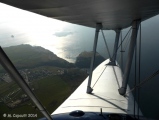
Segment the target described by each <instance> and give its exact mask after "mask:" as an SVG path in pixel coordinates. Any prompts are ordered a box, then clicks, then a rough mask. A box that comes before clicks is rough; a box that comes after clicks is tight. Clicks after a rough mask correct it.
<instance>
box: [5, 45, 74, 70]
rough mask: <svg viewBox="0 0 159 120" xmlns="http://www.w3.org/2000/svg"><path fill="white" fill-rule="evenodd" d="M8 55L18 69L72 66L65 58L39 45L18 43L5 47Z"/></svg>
mask: <svg viewBox="0 0 159 120" xmlns="http://www.w3.org/2000/svg"><path fill="white" fill-rule="evenodd" d="M3 50H4V51H5V52H6V54H7V55H8V57H9V58H10V59H11V61H12V62H13V63H14V65H15V66H16V67H17V68H18V69H22V68H34V67H37V66H44V65H45V66H47V65H49V66H56V67H64V68H66V67H72V66H73V64H70V63H69V62H67V61H66V60H64V59H61V58H59V57H58V56H56V55H55V54H54V53H52V52H51V51H49V50H46V49H44V48H42V47H39V46H31V45H18V46H11V47H6V48H3Z"/></svg>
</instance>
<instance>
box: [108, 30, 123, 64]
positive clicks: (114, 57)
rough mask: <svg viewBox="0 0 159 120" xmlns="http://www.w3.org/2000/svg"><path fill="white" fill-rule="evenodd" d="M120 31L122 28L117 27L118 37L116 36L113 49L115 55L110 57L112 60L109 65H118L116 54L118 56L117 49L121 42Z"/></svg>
mask: <svg viewBox="0 0 159 120" xmlns="http://www.w3.org/2000/svg"><path fill="white" fill-rule="evenodd" d="M120 31H121V29H116V30H115V32H116V37H115V42H114V50H113V56H112V58H110V62H109V63H108V65H113V66H115V65H116V62H115V61H116V56H117V50H118V43H119V37H120Z"/></svg>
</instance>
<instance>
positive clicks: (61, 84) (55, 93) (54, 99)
mask: <svg viewBox="0 0 159 120" xmlns="http://www.w3.org/2000/svg"><path fill="white" fill-rule="evenodd" d="M7 85H8V83H7V84H6V83H3V84H2V83H1V84H0V88H1V87H2V88H3V90H4V87H7ZM12 85H15V84H14V83H12ZM8 86H9V85H8ZM15 86H16V85H15ZM34 86H35V90H34V93H35V94H36V96H37V97H38V99H39V100H40V101H41V103H42V104H43V105H44V106H45V108H46V109H47V110H48V112H49V113H52V112H53V111H54V110H55V109H56V108H57V107H58V106H59V105H60V104H61V103H62V102H63V101H64V100H65V99H66V98H67V97H68V96H69V95H70V94H71V92H72V91H71V90H70V86H69V85H68V84H67V83H66V82H65V81H64V80H62V79H61V77H60V76H50V77H46V78H44V79H40V80H34V82H33V83H32V87H34ZM16 87H18V86H16ZM0 91H1V89H0ZM11 91H12V89H10V90H7V92H5V93H9V92H11ZM21 94H22V93H21ZM4 113H7V114H16V113H17V114H37V116H38V118H41V117H43V115H41V113H40V112H39V111H38V110H36V107H35V105H34V104H33V103H32V102H31V100H29V101H27V102H25V103H23V104H21V105H19V106H18V107H16V108H14V109H10V108H8V107H7V106H6V105H5V104H4V103H2V102H1V103H0V114H1V117H0V119H4V118H3V117H2V114H4ZM24 119H26V117H25V118H24ZM29 119H30V118H29ZM36 119H37V118H36Z"/></svg>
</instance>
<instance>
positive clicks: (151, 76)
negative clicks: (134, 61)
mask: <svg viewBox="0 0 159 120" xmlns="http://www.w3.org/2000/svg"><path fill="white" fill-rule="evenodd" d="M158 74H159V70H157V71H156V72H154V73H153V74H152V75H150V76H149V77H147V78H146V79H145V80H143V81H142V82H140V83H139V84H138V85H136V86H135V87H133V88H132V89H131V90H130V91H128V92H127V93H126V94H129V93H130V92H132V91H134V90H135V89H136V88H140V87H142V85H144V84H145V83H146V82H147V81H149V80H151V79H152V78H154V77H155V76H156V75H158Z"/></svg>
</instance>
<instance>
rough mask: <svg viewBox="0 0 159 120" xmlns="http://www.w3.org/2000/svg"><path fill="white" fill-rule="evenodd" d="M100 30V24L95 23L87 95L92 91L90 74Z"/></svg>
mask: <svg viewBox="0 0 159 120" xmlns="http://www.w3.org/2000/svg"><path fill="white" fill-rule="evenodd" d="M100 29H102V24H101V23H97V24H96V30H95V38H94V45H93V55H92V60H91V66H90V72H89V78H88V85H87V93H91V92H92V91H93V89H92V88H91V80H92V72H93V66H94V61H95V55H96V48H97V42H98V35H99V31H100Z"/></svg>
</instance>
